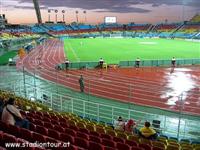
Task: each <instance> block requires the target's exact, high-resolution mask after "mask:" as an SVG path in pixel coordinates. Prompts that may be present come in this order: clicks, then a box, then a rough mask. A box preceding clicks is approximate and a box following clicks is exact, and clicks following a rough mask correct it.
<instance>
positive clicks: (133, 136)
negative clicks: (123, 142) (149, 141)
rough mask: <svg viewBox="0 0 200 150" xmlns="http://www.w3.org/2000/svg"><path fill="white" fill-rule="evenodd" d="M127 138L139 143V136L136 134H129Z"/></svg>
mask: <svg viewBox="0 0 200 150" xmlns="http://www.w3.org/2000/svg"><path fill="white" fill-rule="evenodd" d="M128 140H130V141H135V142H137V143H140V137H139V136H136V135H129V136H128Z"/></svg>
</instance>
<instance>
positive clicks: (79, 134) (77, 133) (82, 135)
mask: <svg viewBox="0 0 200 150" xmlns="http://www.w3.org/2000/svg"><path fill="white" fill-rule="evenodd" d="M76 136H77V137H80V138H83V139H86V140H88V139H89V136H88V135H87V134H85V133H82V132H79V131H78V132H76Z"/></svg>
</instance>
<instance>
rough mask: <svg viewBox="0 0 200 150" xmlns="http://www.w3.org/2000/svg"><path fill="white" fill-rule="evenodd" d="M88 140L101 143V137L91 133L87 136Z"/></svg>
mask: <svg viewBox="0 0 200 150" xmlns="http://www.w3.org/2000/svg"><path fill="white" fill-rule="evenodd" d="M89 140H90V141H93V142H96V143H101V138H99V137H96V136H93V135H90V136H89Z"/></svg>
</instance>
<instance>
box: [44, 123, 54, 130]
mask: <svg viewBox="0 0 200 150" xmlns="http://www.w3.org/2000/svg"><path fill="white" fill-rule="evenodd" d="M44 127H46V128H48V129H54V125H53V124H51V123H49V122H44Z"/></svg>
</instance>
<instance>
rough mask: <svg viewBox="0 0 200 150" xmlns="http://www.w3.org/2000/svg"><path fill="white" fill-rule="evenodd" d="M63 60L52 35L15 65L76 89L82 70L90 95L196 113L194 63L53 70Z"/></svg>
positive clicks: (198, 91)
mask: <svg viewBox="0 0 200 150" xmlns="http://www.w3.org/2000/svg"><path fill="white" fill-rule="evenodd" d="M64 61H65V54H64V46H63V42H62V41H59V40H55V39H52V40H49V41H47V42H46V43H45V44H44V45H43V46H38V47H37V48H35V49H34V50H32V51H31V52H30V53H29V54H28V55H27V56H26V57H25V58H24V59H23V60H19V61H18V63H17V67H18V68H20V67H21V66H24V67H25V69H26V70H27V71H29V72H32V73H33V72H36V74H37V75H39V76H40V77H42V78H44V79H47V80H50V81H53V82H56V83H58V84H62V85H64V86H66V87H69V88H71V89H73V90H76V91H79V83H78V78H79V76H80V74H82V75H83V77H84V81H85V92H86V93H90V94H91V95H95V96H100V97H104V98H109V99H113V100H119V101H123V102H129V103H130V102H131V103H134V104H139V105H143V106H152V107H157V108H162V109H167V110H171V111H179V110H180V109H181V110H182V111H183V112H185V113H189V114H195V115H200V108H199V106H200V87H199V85H200V78H199V77H200V69H199V67H198V66H196V67H194V66H193V67H181V68H175V69H174V70H172V69H171V68H159V67H156V68H139V69H135V68H129V69H125V68H118V69H108V70H107V71H106V70H103V71H102V70H96V69H88V70H69V71H67V72H66V71H56V70H55V66H56V64H58V63H63V62H64Z"/></svg>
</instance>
